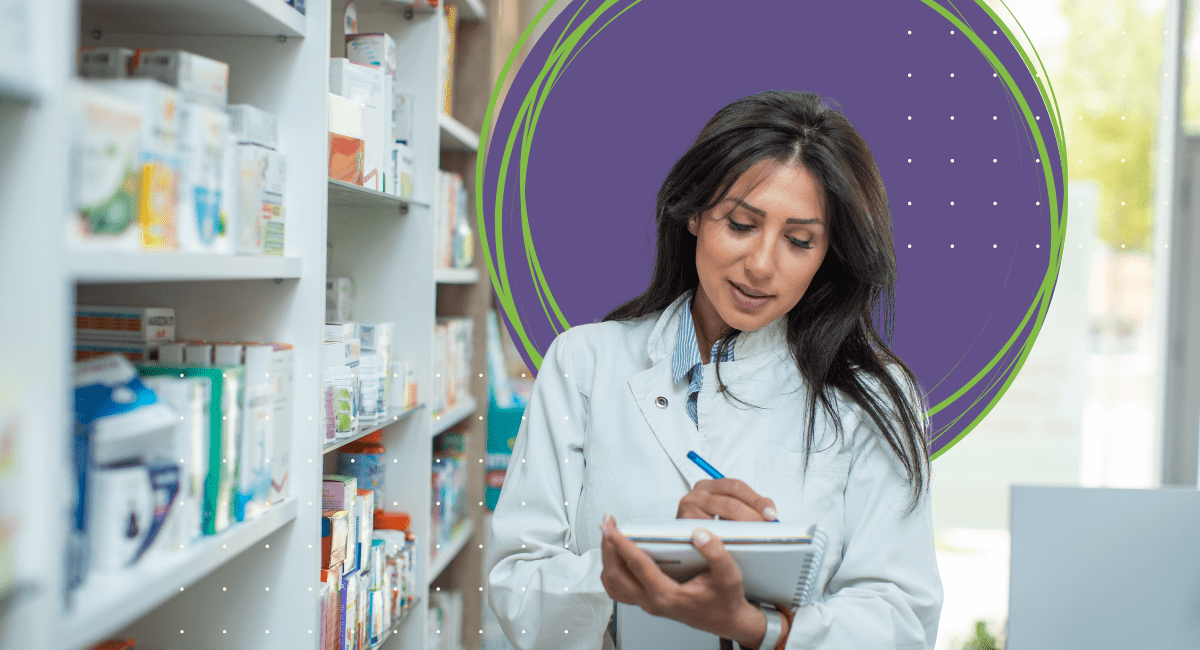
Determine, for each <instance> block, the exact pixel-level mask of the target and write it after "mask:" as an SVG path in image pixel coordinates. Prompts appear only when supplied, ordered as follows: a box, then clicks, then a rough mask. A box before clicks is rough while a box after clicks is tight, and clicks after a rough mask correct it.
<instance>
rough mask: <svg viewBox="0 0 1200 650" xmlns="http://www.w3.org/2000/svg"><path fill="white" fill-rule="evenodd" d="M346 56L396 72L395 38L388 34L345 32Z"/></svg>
mask: <svg viewBox="0 0 1200 650" xmlns="http://www.w3.org/2000/svg"><path fill="white" fill-rule="evenodd" d="M346 58H347V59H350V60H351V61H354V62H355V63H362V64H365V65H371V66H375V67H378V68H382V69H383V72H384V74H390V75H395V74H396V40H395V39H393V38H392V37H391V35H389V34H346Z"/></svg>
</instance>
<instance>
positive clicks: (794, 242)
mask: <svg viewBox="0 0 1200 650" xmlns="http://www.w3.org/2000/svg"><path fill="white" fill-rule="evenodd" d="M788 241H790V242H792V245H793V246H796V247H799V248H812V240H811V239H809V240H808V241H805V240H803V239H796V238H794V237H790V238H788Z"/></svg>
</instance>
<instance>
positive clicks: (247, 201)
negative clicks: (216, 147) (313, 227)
mask: <svg viewBox="0 0 1200 650" xmlns="http://www.w3.org/2000/svg"><path fill="white" fill-rule="evenodd" d="M238 165H239V169H240V171H241V176H240V180H241V187H240V189H239V194H240V198H241V200H240V201H239V203H238V207H239V210H238V224H239V225H238V228H239V231H240V233H239V238H238V251H237V252H238V253H241V254H246V255H283V250H284V205H283V194H284V190H285V180H286V176H287V171H286V170H287V161H286V159H285V157H284V155H283V154H282V153H280V152H278V151H273V150H271V149H267V148H266V147H260V146H258V145H253V144H241V145H238Z"/></svg>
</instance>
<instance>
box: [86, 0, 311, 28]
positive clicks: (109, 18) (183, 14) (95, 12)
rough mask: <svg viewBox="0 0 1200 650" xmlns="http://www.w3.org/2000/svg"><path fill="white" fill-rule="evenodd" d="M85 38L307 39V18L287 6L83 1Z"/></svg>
mask: <svg viewBox="0 0 1200 650" xmlns="http://www.w3.org/2000/svg"><path fill="white" fill-rule="evenodd" d="M80 11H81V13H82V22H81V25H82V27H83V30H84V31H85V32H89V31H92V30H94V29H99V30H100V31H101V32H102V33H105V32H108V33H133V34H202V35H213V36H289V37H303V36H304V32H305V29H304V26H305V19H306V16H305V15H304V14H301V13H300V12H299V11H296V10H295V9H294V8H293V7H292V6H291V5H289V4H287V3H286V2H284V0H205V1H204V2H197V1H196V0H83V1H82V2H81V3H80Z"/></svg>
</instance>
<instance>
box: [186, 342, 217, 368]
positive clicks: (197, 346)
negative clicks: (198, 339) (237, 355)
mask: <svg viewBox="0 0 1200 650" xmlns="http://www.w3.org/2000/svg"><path fill="white" fill-rule="evenodd" d="M183 362H184V363H186V364H188V365H189V366H211V365H213V346H212V345H211V344H208V343H194V344H188V346H187V347H185V348H184V349H183Z"/></svg>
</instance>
